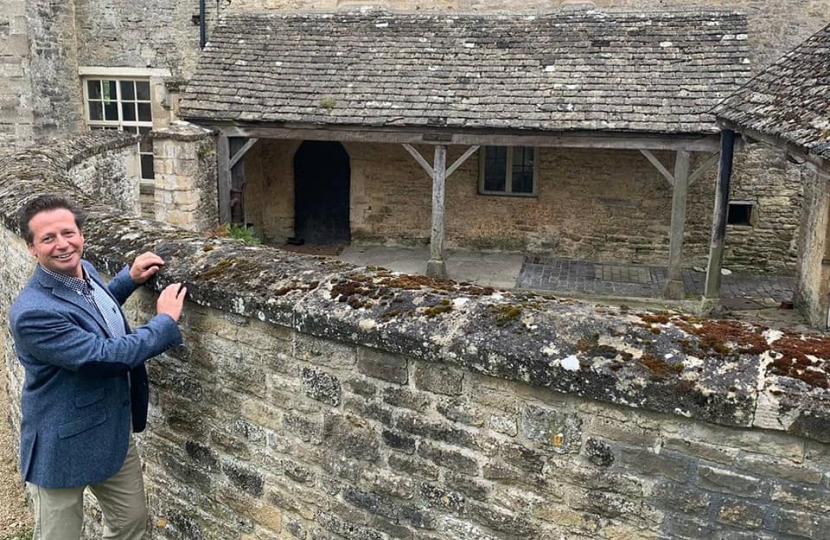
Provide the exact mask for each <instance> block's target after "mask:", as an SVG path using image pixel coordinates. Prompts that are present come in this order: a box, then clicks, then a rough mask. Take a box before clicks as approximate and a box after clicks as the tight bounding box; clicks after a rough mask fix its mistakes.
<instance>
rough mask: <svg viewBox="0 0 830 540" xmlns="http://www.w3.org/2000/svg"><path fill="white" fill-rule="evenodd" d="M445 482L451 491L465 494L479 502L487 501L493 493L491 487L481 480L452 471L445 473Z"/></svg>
mask: <svg viewBox="0 0 830 540" xmlns="http://www.w3.org/2000/svg"><path fill="white" fill-rule="evenodd" d="M444 481H445V482H446V484H447V487H448V488H449V489H450V490H453V491H457V492H459V493H463V494H464V495H466V496H467V497H468V498H470V499H474V500H477V501H486V500H487V497H488V495H489V494H490V491H491V490H490V486H488V485H486V484H484V483H482V482H480V481H479V480H476V479H474V478H470V477H469V476H467V475H464V474H458V473H454V472H451V471H448V472H446V473H444Z"/></svg>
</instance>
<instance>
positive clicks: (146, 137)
mask: <svg viewBox="0 0 830 540" xmlns="http://www.w3.org/2000/svg"><path fill="white" fill-rule="evenodd" d="M138 132H139V134H141V142H139V145H138V151H139V152H143V153H148V154H152V153H153V139H151V138H150V128H148V127H140V128H138Z"/></svg>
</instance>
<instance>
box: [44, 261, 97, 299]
mask: <svg viewBox="0 0 830 540" xmlns="http://www.w3.org/2000/svg"><path fill="white" fill-rule="evenodd" d="M40 269H41V270H43V271H44V272H46V274H47V275H49V276H51V277H52V278H54V279H55V280H56V281H58V282H59V283H61V284H63V285H65V286H67V287H69V288H70V289H71V290H73V291H75V292H76V293H78V294H89V293H90V292H92V284H91V283H90V282H89V277H88V276H87V274H86V270H84V269H83V267H81V271H82V272H83V274H84V279H80V278H76V277H74V276H67V275H65V274H58V273H57V272H53V271H52V270H49V269H48V268H46V267H44V266H41V267H40Z"/></svg>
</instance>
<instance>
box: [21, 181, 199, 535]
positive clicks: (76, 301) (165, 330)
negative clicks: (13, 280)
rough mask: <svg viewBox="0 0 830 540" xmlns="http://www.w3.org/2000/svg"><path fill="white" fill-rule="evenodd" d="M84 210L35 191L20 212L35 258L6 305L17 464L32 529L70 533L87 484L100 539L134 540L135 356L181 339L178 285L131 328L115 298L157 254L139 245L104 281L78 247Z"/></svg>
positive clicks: (140, 374) (143, 383) (138, 480)
mask: <svg viewBox="0 0 830 540" xmlns="http://www.w3.org/2000/svg"><path fill="white" fill-rule="evenodd" d="M84 219H85V216H84V214H83V212H82V211H81V210H79V209H78V208H77V207H76V206H75V205H74V204H73V203H72V202H70V201H69V200H67V199H65V198H63V197H60V196H57V195H43V196H40V197H38V198H36V199H34V200H33V201H31V202H30V203H29V204H27V205H26V206H25V207H24V208H23V210H22V212H21V214H20V230H21V231H22V232H23V235H24V237H25V240H26V244H27V246H28V249H29V252H30V253H31V254H32V255H33V256H34V257H35V258H36V259H37V263H38V265H37V268H36V269H35V272H34V275H33V276H32V278H31V279H30V280H29V282H28V283H27V284H26V286H25V287H24V289H23V290H22V291H21V292H20V294H19V295H18V297H17V299H16V300H15V302H14V304H13V305H12V308H11V315H10V318H11V328H12V334H13V336H14V343H15V347H16V349H17V355H18V358H19V359H20V363H21V364H23V367H24V368H25V370H26V379H25V382H24V385H23V396H22V399H21V407H22V421H21V427H20V431H21V433H20V468H21V471H22V473H23V479H24V480H25V482H26V487H27V489H28V491H29V493H30V495H31V497H32V500H33V502H34V509H35V533H34V537H33V538H34V540H78V539H79V538H80V535H81V528H82V522H83V492H84V488H85V487H89V488H90V491H92V493H93V494H94V495H95V496H96V498H97V499H98V501H99V502H100V504H101V508H102V510H103V514H104V538H106V539H117V540H139V539H140V538H142V537H143V536H144V531H145V526H146V522H147V506H146V502H145V495H144V483H143V480H142V476H141V463H140V461H139V457H138V454H137V453H136V449H135V445H134V443H133V440H132V436H131V433H130V432H131V430H132V431H135V432H139V431H142V430H143V429H144V426H145V423H146V420H147V403H148V396H149V392H148V390H149V389H148V380H147V371H146V369H145V367H144V362H146V361H147V360H149V359H150V358H152V357H153V356H156V355H158V354H160V353H162V352H163V351H165V350H167V349H169V348H170V347H173V346H175V345H178V344H180V343H181V333H180V332H179V328H178V324H177V323H178V320H179V317H180V315H181V312H182V306H183V304H184V297H185V294H186V292H187V291H186V289H184V288H181V290H180V286H179V284H178V283H174V284H172V285H170V286H168V287H167V288H165V289H164V290H163V291H162V292H161V294H160V295H159V298H158V302H157V305H156V309H157V312H158V314H157V315H156V316H155V317H153V318H152V319H150V321H149V322H148V323H147V324H145V325H144V326H141V327H139V328H136V329H135V330H131V329H130V328H129V326H128V324H127V321H126V319H125V318H124V314H123V312H122V311H121V307H120V305H121V304H123V303H124V302H125V301H126V300H127V298H128V297H129V296H130V294H132V293H133V291H135V290H136V289H137V288H138V286H139V285H140V284H142V283H144V282H145V281H147V279H149V278H150V277H151V276H152V275H154V274H155V273H156V272H158V270H159V268H160V267H161V266H162V265H163V264H164V261H163V260H162V259H161V258H160V257H159V256H158V255H156V254H154V253H149V252H148V253H144V254H142V255H139V256H138V257H137V258H136V259H135V261H134V262H133V264H132V266H130V267H124V269H123V270H121V271H120V272H119V273H118V274H117V275H116V276H115V277H114V278H113V279H112V280H111V281H110V282H109V285H104V282H103V281H102V279H101V277H100V276H99V275H98V272H96V271H95V269H94V268H93V266H92V265H91V264H90V263H89V262H88V261H85V260H83V258H82V256H83V249H84V235H83V225H84Z"/></svg>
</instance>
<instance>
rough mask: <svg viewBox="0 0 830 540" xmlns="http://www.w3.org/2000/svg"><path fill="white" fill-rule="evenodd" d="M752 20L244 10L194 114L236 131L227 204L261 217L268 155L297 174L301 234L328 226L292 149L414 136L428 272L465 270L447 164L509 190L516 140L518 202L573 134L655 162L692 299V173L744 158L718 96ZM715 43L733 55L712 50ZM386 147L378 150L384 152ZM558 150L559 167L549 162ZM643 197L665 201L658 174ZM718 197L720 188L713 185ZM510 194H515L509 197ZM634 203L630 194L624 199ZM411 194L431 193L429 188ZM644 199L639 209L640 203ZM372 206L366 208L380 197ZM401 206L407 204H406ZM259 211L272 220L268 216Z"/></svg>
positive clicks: (594, 153) (736, 80) (278, 177)
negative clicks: (307, 192) (721, 116)
mask: <svg viewBox="0 0 830 540" xmlns="http://www.w3.org/2000/svg"><path fill="white" fill-rule="evenodd" d="M745 30H746V19H745V16H743V15H741V14H738V13H734V12H727V11H724V12H706V13H702V12H689V13H682V12H671V13H656V12H655V13H642V12H636V13H635V12H630V13H629V12H608V13H596V12H576V13H575V12H567V13H565V12H562V13H559V12H555V13H550V14H545V15H544V16H538V17H537V16H533V17H528V16H526V15H504V14H494V15H491V16H487V15H462V14H453V15H450V16H447V15H424V14H414V13H388V12H384V11H368V12H350V13H336V14H327V15H320V14H316V15H313V14H301V15H300V14H289V15H286V14H280V15H276V14H241V13H240V14H237V15H233V14H232V15H231V16H228V17H227V18H226V20H225V21H224V22H223V24H222V25H220V27H219V28H218V30H217V32H216V34H215V35H214V36H213V38H212V42H211V43H210V44H208V46H207V48H206V49H205V51H204V54H203V56H202V58H201V60H200V65H199V68H198V69H197V72H196V75H195V77H194V80H193V82H192V83H191V85H190V86H189V87H188V90H187V92H186V94H185V96H184V99H183V102H182V107H181V111H180V114H181V116H182V117H183V118H186V119H187V120H189V121H191V122H194V123H197V124H199V125H202V126H205V127H209V128H211V129H213V130H215V131H216V132H218V134H219V136H218V138H217V148H218V165H219V190H218V194H219V211H220V218H221V220H222V221H224V222H231V221H239V220H241V222H242V223H247V222H249V221H250V220H249V219H248V216H247V215H246V214H247V212H246V210H245V208H244V206H245V205H246V191H247V192H248V195H247V196H248V197H249V198H250V191H251V189H252V185H253V183H252V182H251V175H253V174H256V173H254V172H253V171H254V170H255V169H258V170H259V171H260V173H259V174H260V176H259V180H258V182H259V184H260V185H263V186H264V185H268V183H269V182H282V184H280V185H281V186H283V187H281V188H279V192H280V193H281V195H282V197H284V198H282V200H274V201H273V202H272V204H277V205H282V206H283V207H284V209H285V210H284V211H283V212H282V214H280V215H278V216H277V217H276V219H278V220H282V221H283V222H284V223H283V224H282V225H281V227H282V229H281V230H283V231H286V230H289V228H292V227H293V230H294V233H293V234H290V233H285V234H284V236H285V238H286V239H292V238H294V239H296V237H297V236H298V235H297V233H296V231H297V230H299V229H303V228H304V229H305V230H309V229H311V230H314V227H311V228H309V227H307V226H305V225H303V224H301V222H300V220H301V217H302V218H303V219H305V218H308V217H309V214H308V213H304V212H303V211H302V210H301V209H300V208H299V207H298V206H297V202H296V201H297V200H298V199H299V192H300V190H301V189H303V188H304V187H305V182H299V181H297V177H298V173H297V170H296V168H297V161H296V158H294V161H292V158H291V156H290V155H288V154H287V153H289V152H290V153H291V154H294V152H297V151H298V149H301V148H302V146H303V145H304V144H305V143H308V142H314V141H318V142H322V143H338V144H339V145H345V146H343V147H341V148H346V147H348V148H351V149H354V148H357V147H358V146H359V145H362V146H361V148H363V147H365V146H366V145H374V146H373V148H375V147H377V148H379V147H381V146H384V145H385V146H386V147H388V148H390V150H389V152H398V153H400V150H401V149H403V150H404V151H405V152H406V154H407V155H408V157H409V159H411V162H410V163H414V164H417V167H418V168H420V178H419V177H418V176H417V175H416V174H414V173H411V174H410V176H409V178H408V180H407V182H409V183H415V182H424V183H428V185H429V186H430V187H431V189H430V197H429V202H428V215H429V225H428V234H427V235H426V236H427V238H428V245H429V251H428V256H427V257H426V260H425V261H424V268H423V271H424V272H425V273H426V274H427V275H428V276H431V277H436V278H445V277H452V275H451V273H450V272H448V268H447V257H446V249H445V247H446V246H445V244H446V242H447V220H448V219H451V218H453V214H452V212H453V210H452V209H448V207H447V204H446V193H447V185H448V184H447V180H448V178H450V177H451V176H452V175H453V174H454V173H455V174H461V171H463V175H464V179H463V180H460V181H461V182H464V183H468V184H470V185H471V186H473V187H472V189H473V191H472V194H473V196H472V197H470V198H468V199H467V200H466V202H465V203H464V204H466V205H473V206H478V205H482V204H483V201H484V200H485V198H486V197H493V196H494V195H499V193H496V194H494V193H493V192H492V189H494V188H492V187H487V185H486V184H482V179H481V177H482V176H486V172H485V171H486V167H489V166H490V165H488V163H489V162H488V159H489V155H488V154H487V152H491V151H492V152H494V153H498V152H499V151H501V152H503V153H504V155H506V156H508V157H507V161H508V163H507V164H506V165H503V171H505V172H504V173H503V174H504V175H505V178H503V179H502V182H501V184H498V185H497V187H496V188H495V189H497V190H503V191H504V193H503V195H513V196H514V199H512V200H516V199H515V197H525V198H537V199H538V198H540V193H539V192H538V189H539V184H537V183H536V182H535V177H536V175H539V174H559V173H554V172H551V171H557V170H559V169H560V168H562V167H564V166H565V164H564V163H563V162H565V161H566V160H559V161H551V160H550V158H549V157H548V158H545V156H546V155H547V156H550V155H554V150H561V149H574V150H578V151H579V152H581V156H582V158H581V159H582V161H581V162H582V163H588V162H590V161H591V160H592V157H593V158H594V159H593V160H594V161H597V162H599V161H602V160H605V161H606V162H607V163H608V165H607V166H606V167H605V168H604V169H603V171H602V172H601V173H600V177H601V178H609V179H610V181H611V183H613V185H614V189H615V190H618V191H625V190H626V189H628V187H627V186H630V187H631V188H632V189H634V188H635V186H637V185H638V184H642V182H643V180H642V179H641V176H642V175H643V174H645V175H646V176H648V178H649V179H648V182H651V183H653V182H654V179H655V178H659V179H662V181H663V182H666V183H667V185H666V184H664V185H663V189H664V190H665V188H666V187H668V189H669V193H670V194H671V196H670V197H669V198H667V201H670V202H669V204H668V207H664V208H663V210H661V213H664V212H665V216H666V217H670V219H667V220H666V222H669V221H670V224H669V226H668V227H667V229H668V238H666V237H665V236H664V237H663V240H662V241H661V242H660V243H664V244H667V246H666V247H665V253H666V258H665V259H664V260H665V261H666V279H665V280H664V281H663V283H662V285H661V294H662V295H663V296H665V297H666V298H673V299H683V298H685V297H686V295H687V291H686V289H685V285H684V281H683V276H682V262H683V245H684V236H686V233H687V231H686V211H687V199H688V194H689V187H690V186H691V185H693V184H694V182H695V180H697V179H698V178H700V177H702V176H703V175H704V174H705V173H706V172H707V170H709V169H711V168H712V167H713V165H714V164H715V163H717V162H718V160H719V159H720V160H721V161H722V167H721V172H722V175H723V174H726V173H728V172H729V171H728V163H727V161H728V160H724V159H721V156H722V155H723V149H725V150H726V152H727V153H728V154H729V156H731V152H732V150H733V146H734V140H733V139H731V138H730V139H728V140H724V141H721V140H720V135H719V130H718V129H717V126H716V125H715V124H714V121H713V118H712V117H711V115H709V114H708V110H709V109H710V108H711V106H713V105H714V104H715V103H717V101H718V100H719V99H721V98H722V97H723V96H724V95H725V94H726V93H728V92H730V91H732V90H734V89H735V88H737V87H738V86H740V84H741V83H742V82H743V81H744V80H745V78H746V76H747V74H748V67H747V66H746V61H745V59H746V53H747V50H746V49H747V48H746V41H745V38H746V34H745ZM320 36H324V37H322V38H321V37H320ZM666 36H670V38H671V39H667V37H666ZM286 44H289V45H288V46H286ZM312 51H313V54H311V52H312ZM692 52H694V54H691V53H692ZM713 58H717V59H718V61H717V62H710V61H709V60H710V59H713ZM263 77H265V78H266V79H267V80H268V83H267V84H265V83H264V82H263ZM266 141H270V142H272V143H280V144H279V145H277V147H278V148H280V149H281V150H282V151H283V152H284V153H283V155H282V157H278V158H277V159H278V160H279V161H278V162H275V161H269V160H268V159H262V157H261V156H260V158H259V159H258V160H253V161H251V160H250V159H249V157H250V154H249V153H255V152H256V151H257V150H256V149H257V148H258V147H261V146H262V145H263V144H267V143H266ZM272 146H273V145H272ZM392 148H395V150H392ZM517 149H520V150H521V152H522V153H523V155H525V156H529V157H526V158H525V161H524V162H521V163H518V167H519V169H521V167H525V168H526V169H527V170H528V171H530V172H529V173H527V174H528V175H530V178H531V179H532V181H530V182H529V185H530V186H531V187H530V188H526V187H520V188H516V181H515V179H513V180H511V175H517V174H520V173H517V172H515V171H517V170H519V169H517V162H516V161H515V160H514V158H511V157H510V156H511V155H512V156H515V155H516V153H517V152H518V150H517ZM453 152H454V154H453V155H452V157H448V156H450V154H452V153H453ZM615 152H617V153H618V152H623V153H626V152H627V154H626V156H627V159H629V160H631V159H630V158H631V155H632V154H635V155H638V156H639V157H640V161H639V165H638V167H639V170H632V172H630V173H628V172H624V173H620V171H615V170H614V169H615V167H614V163H613V161H614V159H616V157H617V156H619V155H620V154H615ZM546 153H547V154H546ZM342 154H345V156H346V158H345V159H346V160H347V161H346V163H347V165H346V169H345V170H347V171H349V173H353V171H352V169H351V168H350V167H351V163H350V162H349V161H348V160H349V159H351V156H350V152H349V151H345V150H344V152H342ZM383 154H384V152H380V154H379V157H378V158H377V159H376V162H377V163H379V164H380V163H382V162H383V161H384V156H383ZM696 154H697V156H696ZM556 155H561V154H556ZM246 156H247V157H246ZM540 156H541V157H540ZM338 159H339V158H338ZM387 159H388V157H387ZM545 159H547V160H548V163H547V164H545V163H544V160H545ZM476 160H477V161H478V166H476V165H475V161H476ZM312 162H313V159H312ZM543 165H547V166H548V167H547V169H544V170H542V171H540V169H543ZM407 167H408V166H407ZM589 169H590V168H589ZM643 169H646V170H648V172H647V173H644V172H643ZM274 170H278V172H277V173H274V172H273V171H274ZM511 171H513V172H512V173H511ZM546 171H547V172H546ZM371 174H372V173H365V174H364V176H371ZM615 175H616V176H615ZM312 176H313V175H312ZM560 176H561V174H560ZM621 176H622V177H625V179H624V180H623V179H621ZM292 177H293V180H288V181H286V180H285V179H286V178H292ZM576 178H578V176H577V177H576ZM594 180H595V179H594ZM346 181H347V182H351V179H350V178H348V177H347V178H346ZM565 181H566V182H570V184H571V185H572V186H573V185H574V182H575V181H576V182H578V180H577V179H575V178H574V177H569V178H567V179H566V180H565ZM621 181H622V182H624V183H619V182H621ZM484 182H486V180H485V181H484ZM483 185H484V187H482V186H483ZM550 185H551V187H550V188H548V189H554V190H555V189H558V188H556V187H555V185H556V184H555V182H551V183H550ZM475 186H478V188H477V190H476V188H475ZM350 187H351V184H348V185H347V186H346V191H345V193H346V195H345V197H347V201H348V204H347V206H348V208H347V214H346V218H345V219H346V223H347V224H346V231H345V234H342V235H341V236H344V237H345V240H346V241H348V240H349V238H350V236H351V233H352V232H353V231H354V230H355V224H356V223H358V222H359V220H360V219H362V218H361V216H356V215H355V212H354V210H355V204H356V202H355V195H354V193H351V192H349V191H348V190H349V189H350ZM609 187H610V185H607V186H606V187H604V188H599V189H597V190H595V191H593V192H590V193H584V194H583V201H584V200H589V201H591V200H593V201H596V200H600V199H602V198H603V195H604V193H603V192H604V191H606V190H607V189H609ZM488 189H489V190H490V191H488ZM649 189H653V188H649ZM575 191H576V190H575ZM273 192H274V191H273V189H272V190H271V191H270V192H269V193H273ZM264 193H265V192H264V191H262V192H257V193H256V194H255V195H254V196H253V198H254V199H258V200H256V201H251V203H254V204H260V203H261V204H267V203H264V202H263V201H265V200H268V197H264V196H263V195H264ZM330 193H331V192H330V191H329V189H328V187H327V184H324V185H323V187H322V188H318V189H317V193H316V195H314V196H315V197H316V198H317V200H326V199H327V198H328V199H331V195H330ZM546 196H548V197H555V193H553V192H551V193H548V194H547V195H546ZM338 197H342V195H341V196H338ZM641 197H642V200H648V199H649V198H650V196H649V195H648V190H646V191H643V194H642V195H641ZM661 197H662V195H661ZM720 198H721V199H722V197H720ZM706 199H707V202H710V201H711V196H707V197H706ZM489 200H490V201H491V204H494V203H492V200H493V199H492V198H491V199H489ZM615 200H616V199H614V200H612V201H611V203H612V204H615V202H614V201H615ZM719 200H720V199H719ZM503 201H504V204H508V198H507V197H505V198H504V199H503ZM619 201H620V204H621V205H623V206H625V205H626V204H628V202H627V201H626V200H625V199H624V198H623V199H619ZM651 202H653V201H651ZM401 204H403V205H405V204H406V201H405V200H403V201H402V202H401ZM412 204H422V203H421V202H420V201H419V202H416V201H415V200H413V201H412ZM509 204H513V203H512V202H510V203H509ZM636 204H637V207H638V208H639V206H640V202H639V201H638V202H637V203H636ZM291 206H293V208H291ZM340 206H342V204H341V205H340ZM560 206H561V205H560ZM581 206H584V207H585V208H590V205H586V204H582V205H581ZM333 207H334V205H328V206H325V205H322V206H318V213H322V214H326V213H327V212H328V211H329V210H330V209H332V208H333ZM646 207H648V206H646ZM710 208H711V207H710ZM724 209H725V207H721V208H720V209H717V208H716V209H715V216H714V218H713V219H714V220H715V221H716V222H717V226H718V227H721V222H724V223H725V219H726V215H725V210H724ZM358 210H363V211H364V212H365V211H367V209H366V208H365V205H364V207H361V208H358ZM369 210H371V211H373V212H374V211H376V209H374V208H371V209H369ZM545 210H546V209H544V208H542V209H541V212H542V213H543V214H544V212H545ZM710 211H711V210H710ZM617 213H619V214H625V215H627V216H636V214H637V209H636V208H633V209H632V208H631V207H629V208H620V209H618V210H617ZM448 214H449V215H448ZM590 214H591V212H590V211H584V210H583V215H576V216H571V219H576V220H580V219H581V220H584V224H585V228H586V229H590V228H591V225H592V224H593V223H594V220H596V219H597V216H595V215H590ZM545 215H549V217H548V218H547V221H544V220H543V221H542V222H539V221H536V222H534V223H533V224H531V225H527V224H522V223H518V224H517V225H516V226H517V228H518V229H520V230H522V228H524V230H528V227H531V228H532V227H542V226H544V227H547V228H548V229H550V228H553V231H554V232H553V233H552V236H554V237H556V236H558V235H559V232H561V231H558V230H557V229H556V227H557V226H558V224H559V223H560V221H559V220H562V219H563V218H562V216H561V213H560V214H557V213H556V212H550V211H549V212H548V213H547V214H545ZM270 216H271V218H273V213H272V214H270ZM387 217H388V218H389V219H390V220H394V219H395V217H396V214H395V211H392V213H391V214H390V215H388V216H387ZM602 218H606V216H602ZM495 219H498V218H495ZM637 219H638V220H642V221H643V222H644V223H645V224H644V225H643V226H642V227H643V228H651V229H655V230H656V229H660V228H661V227H662V226H663V225H662V224H658V223H657V222H656V221H655V222H654V223H648V222H647V220H648V216H646V218H645V219H643V216H642V215H640V216H637ZM263 221H265V220H263ZM272 221H273V219H272ZM519 221H521V220H519ZM710 222H711V221H710ZM636 223H638V224H637V225H629V228H633V229H635V231H634V232H635V233H637V232H639V231H636V229H637V228H638V227H640V225H639V223H641V222H640V221H637V222H636ZM253 225H254V227H257V226H262V227H264V226H266V225H265V224H264V223H257V222H256V220H254V221H253ZM623 227H625V225H624V224H623ZM340 230H341V231H342V228H341V229H340ZM548 234H551V233H548ZM663 234H665V233H663ZM333 236H337V235H333ZM713 238H714V237H713ZM552 239H553V240H556V238H552ZM604 239H605V240H604ZM338 241H342V238H338ZM592 241H593V242H595V243H596V242H603V241H606V242H611V243H613V242H614V239H613V235H611V234H603V235H601V236H600V237H595V238H593V239H592ZM542 244H543V245H544V242H543V243H542ZM549 244H550V245H552V246H555V242H549ZM722 244H723V238H722V235H721V236H720V237H719V240H718V239H716V240H715V241H713V244H712V251H711V253H713V254H714V256H712V255H710V256H709V261H710V265H709V266H710V268H709V272H710V274H711V275H712V276H719V271H720V262H721V258H722V254H723V253H722V251H723V250H722V247H723V245H722ZM660 249H661V250H662V249H663V248H660ZM552 251H554V252H555V251H556V249H555V247H554V248H552ZM554 255H555V253H554ZM632 262H636V261H632ZM710 281H711V285H712V286H710V287H709V289H708V296H716V295H717V285H718V284H717V278H716V277H712V279H711V280H710Z"/></svg>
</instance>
